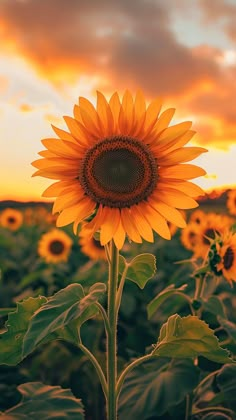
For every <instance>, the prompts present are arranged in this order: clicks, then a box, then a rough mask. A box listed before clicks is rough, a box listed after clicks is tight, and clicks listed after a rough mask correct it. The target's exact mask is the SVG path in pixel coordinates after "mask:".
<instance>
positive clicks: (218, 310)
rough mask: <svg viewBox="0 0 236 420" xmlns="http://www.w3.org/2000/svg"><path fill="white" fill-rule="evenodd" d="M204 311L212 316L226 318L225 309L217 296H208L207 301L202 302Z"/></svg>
mask: <svg viewBox="0 0 236 420" xmlns="http://www.w3.org/2000/svg"><path fill="white" fill-rule="evenodd" d="M203 307H204V310H206V311H208V312H210V313H211V314H213V315H216V316H220V317H222V318H226V313H225V307H224V304H223V302H222V300H220V298H219V297H218V296H210V298H209V299H208V300H207V301H203Z"/></svg>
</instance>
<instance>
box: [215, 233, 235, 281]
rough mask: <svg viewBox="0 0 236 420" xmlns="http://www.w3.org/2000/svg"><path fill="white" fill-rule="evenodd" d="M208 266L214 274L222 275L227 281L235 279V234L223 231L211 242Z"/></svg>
mask: <svg viewBox="0 0 236 420" xmlns="http://www.w3.org/2000/svg"><path fill="white" fill-rule="evenodd" d="M209 261H210V266H211V268H212V269H213V271H214V272H215V274H218V275H221V274H222V275H223V276H224V277H225V279H226V280H228V281H229V283H231V284H232V281H236V234H235V233H234V234H233V233H232V232H227V233H225V234H224V235H223V236H222V237H218V238H217V239H216V241H215V243H213V244H212V246H211V250H210V252H209Z"/></svg>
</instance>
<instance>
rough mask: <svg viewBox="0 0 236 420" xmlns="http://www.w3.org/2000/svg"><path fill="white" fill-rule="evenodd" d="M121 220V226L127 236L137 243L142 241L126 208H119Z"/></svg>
mask: <svg viewBox="0 0 236 420" xmlns="http://www.w3.org/2000/svg"><path fill="white" fill-rule="evenodd" d="M121 221H122V225H123V228H124V230H125V232H126V233H127V235H128V236H129V238H130V239H131V240H132V241H134V242H137V243H142V238H141V236H140V235H139V233H138V230H137V228H136V225H135V223H134V222H133V220H132V218H131V214H130V211H129V209H128V208H123V209H121Z"/></svg>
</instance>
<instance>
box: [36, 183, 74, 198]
mask: <svg viewBox="0 0 236 420" xmlns="http://www.w3.org/2000/svg"><path fill="white" fill-rule="evenodd" d="M70 185H71V181H57V182H54V183H53V184H52V185H50V186H49V187H48V188H47V189H46V190H45V191H44V192H43V194H42V196H43V197H56V196H58V195H59V194H60V193H61V192H62V191H63V190H64V189H65V188H67V187H69V186H70Z"/></svg>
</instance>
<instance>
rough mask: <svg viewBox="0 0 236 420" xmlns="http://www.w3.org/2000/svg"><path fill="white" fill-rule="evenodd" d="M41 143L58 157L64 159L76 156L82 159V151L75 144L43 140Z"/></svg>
mask: <svg viewBox="0 0 236 420" xmlns="http://www.w3.org/2000/svg"><path fill="white" fill-rule="evenodd" d="M41 142H42V144H43V145H44V146H45V147H46V148H47V149H48V150H50V151H51V152H53V153H55V154H57V155H58V156H61V157H66V158H70V157H72V158H75V157H76V156H78V157H83V152H82V149H81V148H79V146H77V145H76V144H75V143H72V142H69V141H65V140H64V141H63V140H57V139H44V140H42V141H41Z"/></svg>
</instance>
